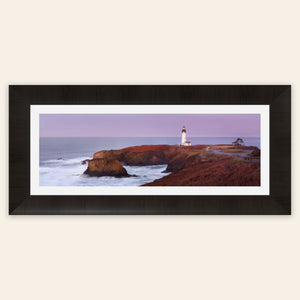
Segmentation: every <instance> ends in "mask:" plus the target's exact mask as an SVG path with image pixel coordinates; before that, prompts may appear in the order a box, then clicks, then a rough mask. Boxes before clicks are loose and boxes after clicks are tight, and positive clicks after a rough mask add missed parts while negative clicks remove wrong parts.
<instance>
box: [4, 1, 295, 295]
mask: <svg viewBox="0 0 300 300" xmlns="http://www.w3.org/2000/svg"><path fill="white" fill-rule="evenodd" d="M299 23H300V22H299V1H297V0H295V1H290V0H286V1H274V0H272V1H271V0H270V1H266V0H254V1H247V2H246V1H238V0H236V1H233V0H228V1H163V0H157V1H147V2H146V1H130V0H128V1H89V0H88V1H74V0H73V1H61V0H52V1H37V0H36V1H32V0H28V1H21V0H20V1H16V0H2V1H1V2H0V31H1V32H0V33H1V34H0V42H1V46H0V89H1V90H0V96H1V101H0V105H1V116H0V124H1V134H0V137H1V161H0V166H1V173H0V175H1V177H0V184H1V186H0V193H1V194H0V195H1V201H0V298H1V299H4V300H20V299H26V300H27V299H30V300H41V299H43V300H48V299H49V300H53V299H64V300H65V299H72V300H77V299H78V300H79V299H130V300H135V299H136V300H141V299H143V300H145V299H149V300H153V299H163V300H165V299H172V300H177V299H178V300H179V299H180V300H182V299H189V300H190V299H205V300H211V299H213V300H219V299H228V300H241V299H243V300H253V299H255V300H266V299H272V300H282V299H289V300H298V299H300V289H299V286H297V285H299V269H300V263H299V262H300V260H299V256H300V254H299V253H300V249H299V248H300V241H299V228H300V216H299V201H298V200H299V192H300V190H299V184H298V186H296V184H295V183H296V182H297V181H298V182H299V155H298V156H295V155H294V156H293V183H294V186H293V212H294V214H293V216H281V217H277V216H260V217H258V216H247V217H245V216H192V217H188V216H179V217H177V216H169V217H164V216H136V217H131V216H123V217H117V216H111V217H107V216H106V217H104V216H48V217H45V216H34V217H30V216H8V214H7V210H8V134H7V132H8V88H7V86H8V84H241V83H243V84H292V85H293V151H294V153H296V152H298V153H299V150H300V149H299V146H300V141H299V137H298V138H296V129H298V130H299V127H300V118H299V117H298V114H299V113H300V104H299V101H297V97H298V94H299V93H298V89H299V87H300V76H299V69H300V68H299V67H300V66H299V62H300V59H299V53H300V51H299V50H300V49H299V27H300V24H299ZM297 29H298V30H297ZM298 132H299V131H298ZM298 135H299V134H298ZM296 166H298V170H297V171H296Z"/></svg>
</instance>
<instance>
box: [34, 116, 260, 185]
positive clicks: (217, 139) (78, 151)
mask: <svg viewBox="0 0 300 300" xmlns="http://www.w3.org/2000/svg"><path fill="white" fill-rule="evenodd" d="M39 119H40V120H39V122H40V124H39V125H40V126H39V129H40V132H39V140H40V153H39V154H40V157H39V159H40V162H39V184H40V186H69V187H72V186H82V187H98V186H125V187H126V186H136V187H138V186H140V187H143V186H260V114H40V115H39Z"/></svg>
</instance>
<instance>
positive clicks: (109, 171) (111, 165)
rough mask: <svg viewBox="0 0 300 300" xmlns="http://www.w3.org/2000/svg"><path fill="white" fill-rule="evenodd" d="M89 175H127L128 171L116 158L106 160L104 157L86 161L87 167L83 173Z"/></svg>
mask: <svg viewBox="0 0 300 300" xmlns="http://www.w3.org/2000/svg"><path fill="white" fill-rule="evenodd" d="M83 174H85V175H89V176H95V177H100V176H114V177H128V176H129V175H128V173H127V171H126V169H125V168H124V167H123V165H122V164H121V163H120V162H119V161H118V160H106V159H104V158H99V159H92V160H90V161H88V168H87V169H86V171H85V172H84V173H83Z"/></svg>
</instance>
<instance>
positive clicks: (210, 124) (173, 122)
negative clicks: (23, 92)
mask: <svg viewBox="0 0 300 300" xmlns="http://www.w3.org/2000/svg"><path fill="white" fill-rule="evenodd" d="M183 125H185V126H186V130H187V136H188V137H260V115H259V114H40V137H135V136H136V137H178V136H180V135H181V129H182V126H183Z"/></svg>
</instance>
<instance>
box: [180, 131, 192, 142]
mask: <svg viewBox="0 0 300 300" xmlns="http://www.w3.org/2000/svg"><path fill="white" fill-rule="evenodd" d="M180 145H181V146H192V143H191V142H189V141H187V140H186V129H185V126H183V127H182V133H181V144H180Z"/></svg>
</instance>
